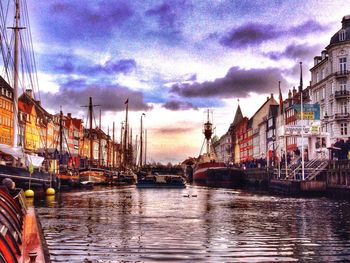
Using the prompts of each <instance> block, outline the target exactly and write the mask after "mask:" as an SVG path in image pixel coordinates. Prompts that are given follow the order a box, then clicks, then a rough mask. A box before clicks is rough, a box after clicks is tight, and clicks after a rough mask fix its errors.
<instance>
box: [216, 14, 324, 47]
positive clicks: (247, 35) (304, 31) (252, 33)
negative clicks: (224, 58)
mask: <svg viewBox="0 0 350 263" xmlns="http://www.w3.org/2000/svg"><path fill="white" fill-rule="evenodd" d="M327 29H328V27H326V26H323V25H321V24H320V23H318V22H316V21H313V20H308V21H306V22H304V23H302V24H300V25H297V26H294V27H290V28H286V29H283V28H280V27H277V26H275V25H273V24H259V23H246V24H243V25H241V26H239V27H236V28H233V29H231V30H230V31H229V32H228V33H226V34H225V35H224V36H223V37H221V39H220V40H219V42H220V44H221V45H223V46H227V47H230V48H236V49H240V48H247V47H249V46H258V45H260V44H261V43H263V42H265V41H269V40H274V39H277V38H280V37H282V36H288V37H303V36H305V35H308V34H310V33H313V34H315V33H319V32H323V31H325V30H327Z"/></svg>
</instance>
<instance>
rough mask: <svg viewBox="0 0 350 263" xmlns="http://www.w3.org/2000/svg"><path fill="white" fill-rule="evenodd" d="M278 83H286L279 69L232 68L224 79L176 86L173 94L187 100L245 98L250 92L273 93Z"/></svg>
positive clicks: (173, 88)
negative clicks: (197, 98) (198, 98)
mask: <svg viewBox="0 0 350 263" xmlns="http://www.w3.org/2000/svg"><path fill="white" fill-rule="evenodd" d="M278 81H282V83H283V82H284V83H286V81H285V79H284V77H283V76H282V75H281V70H280V69H278V68H266V69H249V70H246V69H240V68H239V67H232V68H231V69H230V70H229V71H228V72H227V74H226V76H225V77H223V78H218V79H215V80H214V81H206V82H203V83H197V82H196V83H193V84H186V83H182V84H175V85H173V86H172V88H171V92H173V93H175V94H178V95H180V96H183V97H186V98H192V97H194V98H196V97H200V98H209V97H215V98H233V97H237V98H244V97H248V96H249V93H250V92H255V93H258V94H266V93H271V91H273V90H274V88H275V87H276V86H277V83H278ZM276 92H277V88H276Z"/></svg>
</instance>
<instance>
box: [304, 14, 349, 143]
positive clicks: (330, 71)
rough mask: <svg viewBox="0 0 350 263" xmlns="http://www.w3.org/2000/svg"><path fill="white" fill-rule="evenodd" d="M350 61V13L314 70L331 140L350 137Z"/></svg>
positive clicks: (316, 93) (316, 95) (314, 90)
mask: <svg viewBox="0 0 350 263" xmlns="http://www.w3.org/2000/svg"><path fill="white" fill-rule="evenodd" d="M349 61H350V16H345V17H343V19H342V27H341V29H340V30H339V31H338V32H336V33H335V34H334V35H333V36H332V38H331V40H330V44H329V45H328V46H327V47H326V48H325V50H324V51H322V53H321V56H316V57H315V59H314V66H313V67H312V68H311V69H310V71H311V86H310V89H311V94H312V96H311V98H312V102H313V103H319V104H320V109H321V110H320V111H321V112H320V115H321V123H322V127H321V129H322V131H323V132H327V133H329V140H330V143H334V142H335V141H336V140H337V138H342V139H345V140H346V139H347V138H348V137H349V136H350V130H349V128H350V115H349V113H350V111H349V106H350V105H349V97H350V90H349V81H350V77H349Z"/></svg>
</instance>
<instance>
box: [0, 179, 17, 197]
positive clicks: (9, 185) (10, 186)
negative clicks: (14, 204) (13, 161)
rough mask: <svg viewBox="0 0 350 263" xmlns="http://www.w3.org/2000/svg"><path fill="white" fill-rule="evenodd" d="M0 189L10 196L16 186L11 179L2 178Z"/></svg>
mask: <svg viewBox="0 0 350 263" xmlns="http://www.w3.org/2000/svg"><path fill="white" fill-rule="evenodd" d="M0 189H1V190H3V191H5V192H7V193H9V194H11V193H12V192H14V190H15V189H16V184H15V182H14V181H12V179H10V178H4V179H3V180H2V183H1V186H0Z"/></svg>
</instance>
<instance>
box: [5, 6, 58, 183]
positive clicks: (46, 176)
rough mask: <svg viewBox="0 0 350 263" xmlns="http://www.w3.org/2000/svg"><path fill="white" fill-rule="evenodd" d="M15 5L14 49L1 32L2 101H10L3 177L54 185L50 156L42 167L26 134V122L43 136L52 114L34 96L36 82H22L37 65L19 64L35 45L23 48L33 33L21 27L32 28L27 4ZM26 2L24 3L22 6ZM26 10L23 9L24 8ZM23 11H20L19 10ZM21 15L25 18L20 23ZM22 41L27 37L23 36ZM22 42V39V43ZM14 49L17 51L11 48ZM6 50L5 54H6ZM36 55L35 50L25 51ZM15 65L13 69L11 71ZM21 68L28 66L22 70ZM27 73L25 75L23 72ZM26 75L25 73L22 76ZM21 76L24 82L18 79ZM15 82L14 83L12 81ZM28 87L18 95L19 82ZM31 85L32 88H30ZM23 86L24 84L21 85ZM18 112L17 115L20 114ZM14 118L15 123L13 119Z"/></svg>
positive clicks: (33, 134) (17, 181) (33, 73)
mask: <svg viewBox="0 0 350 263" xmlns="http://www.w3.org/2000/svg"><path fill="white" fill-rule="evenodd" d="M15 2H16V3H15V4H14V5H13V7H14V16H12V15H9V16H7V17H11V19H12V17H14V18H15V20H14V26H13V27H11V29H12V30H13V31H14V36H15V37H14V42H13V44H14V49H11V46H12V42H11V45H10V38H9V37H8V36H7V34H6V32H5V31H2V32H1V39H2V42H1V45H2V48H5V50H4V53H3V58H4V62H5V63H4V65H5V71H4V72H5V73H6V74H4V75H5V76H6V77H7V81H6V80H5V79H4V78H3V77H2V76H1V77H0V87H1V93H0V100H1V104H2V105H5V104H6V105H7V107H6V109H5V107H3V108H2V109H1V116H0V117H1V118H2V119H3V120H5V119H6V122H5V121H2V123H1V126H0V129H1V132H2V136H1V140H0V179H3V178H11V179H12V180H13V181H15V182H16V184H17V185H18V186H22V187H24V188H46V187H54V186H55V176H54V175H53V174H52V173H50V172H49V171H48V167H49V165H50V161H51V160H46V164H47V165H46V167H43V165H42V164H43V162H44V159H45V157H43V156H38V155H37V154H36V153H35V150H36V149H37V148H38V147H37V146H38V145H35V144H34V143H33V141H34V140H33V141H31V142H30V143H32V144H30V143H29V142H27V141H26V140H25V139H24V137H25V135H24V134H26V132H25V131H26V127H27V124H28V126H30V127H27V128H28V129H32V126H33V125H34V126H35V125H37V126H36V128H37V129H36V130H35V131H34V132H33V131H32V133H31V136H32V138H33V137H35V138H40V134H41V131H42V130H41V128H42V127H43V126H44V125H45V124H46V123H47V122H48V119H49V114H48V113H47V112H46V111H45V110H44V109H43V108H42V107H41V104H40V101H37V100H35V99H34V98H33V97H32V96H31V95H32V91H33V90H34V84H35V81H34V83H32V82H31V83H23V82H24V81H25V79H28V76H27V75H28V74H29V75H33V76H34V75H35V74H36V73H35V68H33V67H32V66H33V65H20V61H21V62H24V61H25V62H26V63H28V64H30V62H28V61H26V60H23V59H21V58H20V54H22V53H24V52H27V51H29V52H33V50H32V47H31V46H30V47H25V48H21V49H22V50H20V42H21V41H20V40H21V39H22V38H26V37H27V38H28V36H29V35H30V34H23V35H20V30H29V25H25V23H27V22H28V21H29V20H27V19H28V17H27V16H28V14H27V12H26V10H27V8H26V6H25V3H23V2H22V1H19V0H16V1H15ZM22 4H23V6H22ZM22 11H23V12H22ZM20 12H21V13H20ZM20 17H22V18H24V19H23V20H21V21H24V22H23V23H20ZM1 19H2V21H3V23H5V24H6V23H10V21H7V18H5V17H3V14H1ZM22 41H23V42H26V41H28V39H23V40H22ZM23 42H21V43H23ZM12 50H13V51H14V52H12ZM4 54H6V56H5V55H4ZM25 55H27V56H28V55H29V56H33V54H25ZM6 61H13V62H14V63H13V65H9V63H8V62H6ZM11 68H12V73H11ZM20 68H25V69H26V70H24V71H22V72H21V71H20ZM25 73H26V76H24V74H25ZM20 75H23V76H20ZM19 79H21V82H20V81H19ZM9 83H11V84H12V87H11V86H10V84H9ZM20 83H21V84H22V85H23V86H26V88H28V89H27V90H26V91H25V92H24V93H23V94H22V95H21V96H20V97H18V91H19V90H20V87H19V84H20ZM29 87H30V89H29ZM21 88H22V87H21ZM34 111H35V112H37V116H36V117H37V118H30V116H31V113H32V112H34ZM17 116H18V117H17ZM11 119H12V121H13V122H12V123H11Z"/></svg>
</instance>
